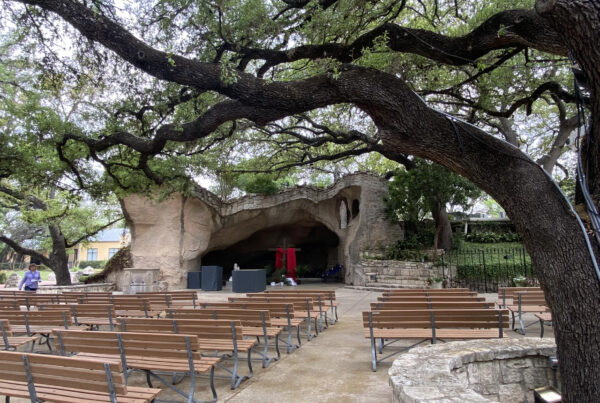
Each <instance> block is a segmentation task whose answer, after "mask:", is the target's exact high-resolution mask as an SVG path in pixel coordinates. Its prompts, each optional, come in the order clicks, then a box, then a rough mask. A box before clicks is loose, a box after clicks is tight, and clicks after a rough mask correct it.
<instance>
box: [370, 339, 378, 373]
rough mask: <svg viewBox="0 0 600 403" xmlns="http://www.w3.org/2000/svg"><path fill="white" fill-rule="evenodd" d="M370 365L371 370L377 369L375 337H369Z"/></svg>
mask: <svg viewBox="0 0 600 403" xmlns="http://www.w3.org/2000/svg"><path fill="white" fill-rule="evenodd" d="M371 367H372V368H373V372H376V371H377V349H376V348H375V338H374V337H371Z"/></svg>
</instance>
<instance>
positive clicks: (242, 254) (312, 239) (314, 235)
mask: <svg viewBox="0 0 600 403" xmlns="http://www.w3.org/2000/svg"><path fill="white" fill-rule="evenodd" d="M284 243H285V245H286V246H287V247H294V248H300V249H301V250H299V251H297V252H296V264H297V266H300V265H306V266H308V267H309V269H310V271H311V272H310V273H309V274H308V275H307V276H308V277H314V276H318V275H320V274H321V273H322V272H323V271H324V270H325V269H326V268H328V267H331V266H333V265H335V264H336V263H338V246H339V238H338V236H337V235H336V234H335V233H334V232H332V231H331V230H329V229H328V228H327V227H326V226H325V225H323V224H321V223H319V222H317V221H300V222H296V223H293V224H287V225H280V226H274V227H269V228H265V229H262V230H260V231H257V232H255V233H253V234H252V235H250V236H249V237H248V238H246V239H244V240H242V241H239V242H237V243H235V244H233V245H230V246H227V247H225V248H222V249H218V250H213V251H209V252H207V253H206V254H205V255H204V256H203V257H202V259H201V262H202V265H216V266H222V267H223V277H224V278H229V276H230V275H231V271H232V270H233V265H234V263H237V264H238V265H239V266H240V267H241V268H242V269H262V268H265V267H266V266H271V267H274V266H275V249H276V248H280V247H283V246H284Z"/></svg>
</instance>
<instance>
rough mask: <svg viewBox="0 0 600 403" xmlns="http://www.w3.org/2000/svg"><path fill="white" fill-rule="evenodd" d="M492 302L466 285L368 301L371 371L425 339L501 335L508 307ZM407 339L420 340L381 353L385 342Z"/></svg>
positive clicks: (397, 292) (366, 319) (366, 320)
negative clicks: (495, 306) (495, 304)
mask: <svg viewBox="0 0 600 403" xmlns="http://www.w3.org/2000/svg"><path fill="white" fill-rule="evenodd" d="M493 306H494V305H493V304H491V303H488V302H486V301H485V299H484V298H481V297H478V296H477V294H476V293H472V292H470V291H469V290H468V289H443V290H435V291H434V290H428V289H419V290H408V289H407V290H394V291H393V292H386V293H384V295H383V296H382V297H379V298H378V301H377V302H374V303H371V306H370V307H371V310H370V311H368V312H363V326H364V328H365V333H364V336H365V338H368V339H370V342H371V365H372V369H373V371H376V370H377V363H379V362H381V361H383V360H385V359H387V358H390V357H392V356H393V355H396V354H398V353H399V352H401V351H404V350H406V349H407V348H411V347H414V346H416V345H418V344H421V343H423V342H426V341H430V342H431V343H432V344H435V343H436V342H437V341H438V340H442V341H445V340H454V339H480V338H502V337H503V336H504V329H505V328H508V326H509V319H508V311H507V310H504V309H494V308H493ZM406 339H418V340H419V341H418V342H416V343H414V344H412V345H411V346H409V347H406V348H402V349H401V350H396V351H393V352H392V353H390V354H388V355H386V356H383V352H384V348H385V347H386V346H389V345H391V344H393V343H396V342H398V341H399V340H406ZM378 341H379V342H378ZM378 355H379V357H378Z"/></svg>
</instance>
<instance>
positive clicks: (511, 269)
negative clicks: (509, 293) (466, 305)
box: [442, 248, 537, 292]
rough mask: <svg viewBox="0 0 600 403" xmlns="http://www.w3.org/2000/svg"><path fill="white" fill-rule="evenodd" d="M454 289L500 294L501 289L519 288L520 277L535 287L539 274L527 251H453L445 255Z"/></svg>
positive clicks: (446, 265)
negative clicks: (466, 288) (518, 278)
mask: <svg viewBox="0 0 600 403" xmlns="http://www.w3.org/2000/svg"><path fill="white" fill-rule="evenodd" d="M442 264H443V265H444V266H445V267H452V268H454V267H455V268H456V273H454V270H448V271H447V273H448V281H449V282H450V284H449V286H451V287H469V288H470V289H472V290H473V291H478V292H497V291H498V287H499V286H500V287H510V286H514V285H516V284H515V282H514V279H515V278H516V277H525V278H526V279H527V281H528V283H529V285H535V284H536V283H537V280H536V278H535V271H534V269H533V267H532V265H531V258H530V257H529V255H528V254H527V252H526V251H525V248H485V249H465V250H461V249H459V250H453V251H451V252H448V253H446V254H445V255H444V256H442Z"/></svg>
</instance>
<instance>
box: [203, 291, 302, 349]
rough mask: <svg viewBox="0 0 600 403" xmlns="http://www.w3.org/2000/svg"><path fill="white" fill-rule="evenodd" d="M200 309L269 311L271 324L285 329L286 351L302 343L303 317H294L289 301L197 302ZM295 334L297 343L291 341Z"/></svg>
mask: <svg viewBox="0 0 600 403" xmlns="http://www.w3.org/2000/svg"><path fill="white" fill-rule="evenodd" d="M198 307H199V308H200V309H210V308H217V309H219V308H223V309H255V310H265V311H269V314H270V315H271V325H273V326H277V327H281V328H282V329H283V330H287V333H288V337H287V341H286V340H282V339H281V338H280V339H279V340H281V341H283V342H284V343H285V345H286V353H288V354H289V353H291V352H292V351H293V350H295V349H297V348H299V347H300V346H301V345H302V341H301V340H300V325H301V324H302V323H303V322H304V319H303V318H296V317H295V309H294V304H291V303H289V302H288V303H276V302H261V301H256V300H251V301H250V302H198ZM294 329H295V334H296V339H297V340H298V344H293V343H292V334H293V333H294Z"/></svg>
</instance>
